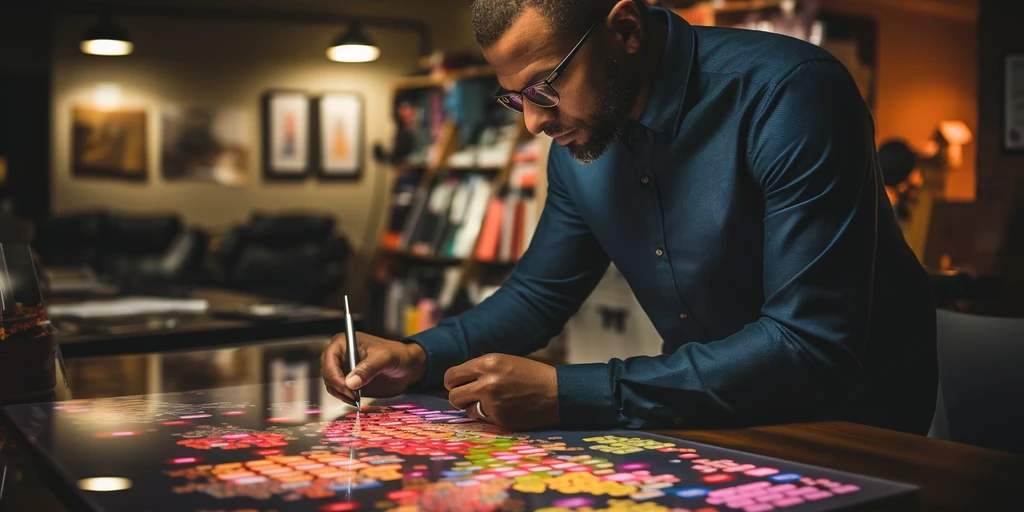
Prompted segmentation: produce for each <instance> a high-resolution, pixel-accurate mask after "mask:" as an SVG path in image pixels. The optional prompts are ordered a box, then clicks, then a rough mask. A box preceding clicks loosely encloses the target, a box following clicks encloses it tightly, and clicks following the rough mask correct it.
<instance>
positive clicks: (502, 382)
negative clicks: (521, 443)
mask: <svg viewBox="0 0 1024 512" xmlns="http://www.w3.org/2000/svg"><path fill="white" fill-rule="evenodd" d="M444 387H446V388H448V391H449V394H448V401H449V402H451V403H452V405H454V406H455V407H458V408H459V409H465V410H466V413H467V415H468V416H469V417H471V418H481V416H480V413H479V411H478V410H477V402H479V403H480V410H482V411H483V413H484V416H483V417H482V419H483V420H484V421H487V422H490V423H493V424H495V425H498V426H499V427H502V428H506V429H509V430H534V429H541V428H549V427H554V426H556V425H558V377H557V376H556V374H555V368H554V367H553V366H548V365H546V364H544V363H538V362H536V361H533V360H530V359H526V358H524V357H516V356H508V355H502V354H487V355H485V356H482V357H478V358H476V359H472V360H470V361H467V362H465V363H463V364H461V365H459V366H455V367H452V368H451V369H449V370H448V371H447V372H446V373H445V374H444Z"/></svg>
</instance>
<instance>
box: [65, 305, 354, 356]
mask: <svg viewBox="0 0 1024 512" xmlns="http://www.w3.org/2000/svg"><path fill="white" fill-rule="evenodd" d="M191 298H196V299H205V300H206V301H208V302H209V306H210V307H209V310H208V311H207V312H206V313H202V314H181V313H175V314H161V315H145V316H126V317H117V318H112V319H109V318H108V319H81V320H77V319H76V320H71V319H64V320H59V321H58V320H55V321H54V324H55V325H56V326H57V328H58V330H59V331H60V336H59V338H58V340H59V342H60V346H61V351H62V352H63V354H64V357H65V358H75V357H84V356H103V355H114V354H140V353H154V352H161V351H167V350H181V349H194V348H203V347H210V346H214V345H226V344H232V343H242V342H250V341H256V340H267V339H274V338H284V337H296V336H311V335H327V336H331V335H334V334H337V333H339V332H344V331H345V315H344V313H343V312H341V311H337V310H333V309H327V308H316V309H315V310H312V311H311V312H310V313H308V314H303V315H296V316H290V317H288V318H286V319H281V320H259V319H245V318H239V317H228V316H223V315H222V313H224V312H236V311H238V308H239V307H240V306H246V305H252V304H277V303H280V302H279V301H274V300H272V299H265V298H262V297H258V296H255V295H248V294H244V293H239V292H235V291H229V290H222V289H216V288H198V289H196V290H195V291H194V293H193V294H192V296H191ZM91 300H96V299H91ZM68 302H69V301H68V300H67V299H60V298H56V299H49V300H47V303H48V304H66V303H68ZM355 316H356V315H353V317H355ZM356 320H357V321H358V319H356Z"/></svg>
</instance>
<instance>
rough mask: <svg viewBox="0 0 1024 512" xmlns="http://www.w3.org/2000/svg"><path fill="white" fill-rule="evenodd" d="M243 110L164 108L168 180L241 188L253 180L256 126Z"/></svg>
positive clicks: (164, 160)
mask: <svg viewBox="0 0 1024 512" xmlns="http://www.w3.org/2000/svg"><path fill="white" fill-rule="evenodd" d="M249 117H250V116H249V113H248V112H246V110H245V109H243V108H223V107H210V106H195V105H189V106H181V105H167V106H165V107H164V109H163V130H162V137H161V172H162V175H163V177H164V179H165V180H167V181H206V182H214V183H219V184H221V185H225V186H240V185H244V184H246V183H247V182H248V181H249V175H250V161H251V160H252V155H251V148H250V143H249V141H248V140H247V137H246V135H247V134H248V133H249V128H250V127H251V126H252V123H251V120H250V119H249Z"/></svg>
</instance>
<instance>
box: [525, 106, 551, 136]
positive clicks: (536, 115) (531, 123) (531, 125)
mask: <svg viewBox="0 0 1024 512" xmlns="http://www.w3.org/2000/svg"><path fill="white" fill-rule="evenodd" d="M523 116H525V117H526V129H527V130H530V133H532V134H534V135H540V133H541V132H543V131H544V128H547V126H548V124H549V123H550V122H551V121H553V120H554V119H555V117H556V116H557V113H556V112H555V109H554V108H544V107H538V106H537V105H534V104H533V103H530V102H529V101H525V102H523Z"/></svg>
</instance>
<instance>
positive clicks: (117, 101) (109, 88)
mask: <svg viewBox="0 0 1024 512" xmlns="http://www.w3.org/2000/svg"><path fill="white" fill-rule="evenodd" d="M92 103H93V105H95V106H96V108H97V109H99V110H114V109H116V108H117V107H120V106H121V87H120V86H119V85H117V84H99V85H97V86H96V88H95V89H93V91H92Z"/></svg>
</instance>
